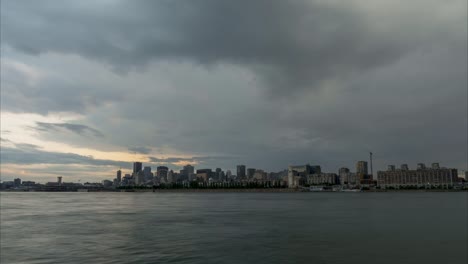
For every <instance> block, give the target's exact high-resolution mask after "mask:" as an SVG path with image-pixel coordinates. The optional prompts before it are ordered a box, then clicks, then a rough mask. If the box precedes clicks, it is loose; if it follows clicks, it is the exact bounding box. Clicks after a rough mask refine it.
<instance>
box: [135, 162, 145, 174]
mask: <svg viewBox="0 0 468 264" xmlns="http://www.w3.org/2000/svg"><path fill="white" fill-rule="evenodd" d="M142 167H143V164H142V163H141V162H134V163H133V173H135V174H136V173H138V172H139V171H141V169H142Z"/></svg>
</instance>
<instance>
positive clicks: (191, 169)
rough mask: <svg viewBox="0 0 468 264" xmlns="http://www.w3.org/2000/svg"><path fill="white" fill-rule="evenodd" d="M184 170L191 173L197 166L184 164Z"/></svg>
mask: <svg viewBox="0 0 468 264" xmlns="http://www.w3.org/2000/svg"><path fill="white" fill-rule="evenodd" d="M184 171H185V172H186V173H187V175H189V174H192V173H194V172H195V168H194V167H193V166H192V165H190V164H187V165H185V166H184Z"/></svg>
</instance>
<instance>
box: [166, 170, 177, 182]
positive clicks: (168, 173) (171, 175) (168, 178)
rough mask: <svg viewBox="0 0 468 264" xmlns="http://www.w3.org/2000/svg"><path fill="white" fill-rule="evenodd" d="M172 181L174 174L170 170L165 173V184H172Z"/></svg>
mask: <svg viewBox="0 0 468 264" xmlns="http://www.w3.org/2000/svg"><path fill="white" fill-rule="evenodd" d="M174 181H175V180H174V172H173V171H172V170H170V171H169V172H167V183H173V182H174Z"/></svg>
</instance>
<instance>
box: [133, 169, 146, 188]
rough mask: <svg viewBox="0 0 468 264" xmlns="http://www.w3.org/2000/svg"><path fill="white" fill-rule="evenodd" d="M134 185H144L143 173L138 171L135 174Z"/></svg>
mask: <svg viewBox="0 0 468 264" xmlns="http://www.w3.org/2000/svg"><path fill="white" fill-rule="evenodd" d="M134 177H135V184H136V185H144V184H145V173H144V172H143V171H142V170H140V171H139V172H137V173H136V174H135V176H134Z"/></svg>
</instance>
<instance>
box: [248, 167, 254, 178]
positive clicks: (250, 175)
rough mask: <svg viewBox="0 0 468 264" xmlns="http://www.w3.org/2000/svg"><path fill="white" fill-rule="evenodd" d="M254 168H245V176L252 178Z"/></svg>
mask: <svg viewBox="0 0 468 264" xmlns="http://www.w3.org/2000/svg"><path fill="white" fill-rule="evenodd" d="M255 171H256V169H254V168H248V169H247V178H248V179H252V178H253V176H254V174H255Z"/></svg>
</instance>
